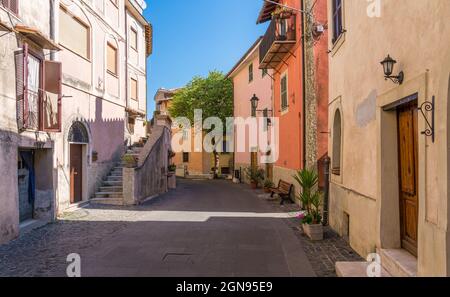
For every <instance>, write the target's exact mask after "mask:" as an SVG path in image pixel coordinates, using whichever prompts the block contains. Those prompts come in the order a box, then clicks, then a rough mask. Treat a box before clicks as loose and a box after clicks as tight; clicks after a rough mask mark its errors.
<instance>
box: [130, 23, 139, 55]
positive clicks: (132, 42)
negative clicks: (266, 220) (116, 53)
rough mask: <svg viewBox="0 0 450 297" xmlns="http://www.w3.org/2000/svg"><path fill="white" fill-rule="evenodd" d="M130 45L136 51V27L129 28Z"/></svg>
mask: <svg viewBox="0 0 450 297" xmlns="http://www.w3.org/2000/svg"><path fill="white" fill-rule="evenodd" d="M130 46H131V48H132V49H134V50H136V51H137V46H138V34H137V31H136V29H134V28H131V30H130Z"/></svg>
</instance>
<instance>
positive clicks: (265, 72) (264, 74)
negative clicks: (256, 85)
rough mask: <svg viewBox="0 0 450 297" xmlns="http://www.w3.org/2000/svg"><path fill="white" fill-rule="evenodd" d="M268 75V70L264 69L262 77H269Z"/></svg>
mask: <svg viewBox="0 0 450 297" xmlns="http://www.w3.org/2000/svg"><path fill="white" fill-rule="evenodd" d="M267 73H268V72H267V69H263V70H262V77H263V78H264V77H265V76H266V75H267Z"/></svg>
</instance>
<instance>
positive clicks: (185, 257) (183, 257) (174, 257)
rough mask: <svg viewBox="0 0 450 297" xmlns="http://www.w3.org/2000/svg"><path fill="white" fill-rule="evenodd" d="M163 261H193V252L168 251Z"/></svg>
mask: <svg viewBox="0 0 450 297" xmlns="http://www.w3.org/2000/svg"><path fill="white" fill-rule="evenodd" d="M163 262H168V263H192V262H193V261H192V254H188V253H167V254H165V255H164V257H163Z"/></svg>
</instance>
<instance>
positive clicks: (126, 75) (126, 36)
mask: <svg viewBox="0 0 450 297" xmlns="http://www.w3.org/2000/svg"><path fill="white" fill-rule="evenodd" d="M127 108H128V9H127V8H126V7H125V127H126V131H128V112H127V111H126V109H127ZM128 140H129V142H128ZM129 145H131V135H130V138H129V139H127V146H129ZM127 149H128V148H127V147H125V152H126V151H127Z"/></svg>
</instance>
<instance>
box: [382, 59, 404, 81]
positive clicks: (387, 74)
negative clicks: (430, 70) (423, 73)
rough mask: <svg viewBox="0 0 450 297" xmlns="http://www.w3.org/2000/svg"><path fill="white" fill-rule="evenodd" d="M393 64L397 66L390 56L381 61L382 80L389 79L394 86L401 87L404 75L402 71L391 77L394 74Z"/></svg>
mask: <svg viewBox="0 0 450 297" xmlns="http://www.w3.org/2000/svg"><path fill="white" fill-rule="evenodd" d="M395 64H397V61H395V60H394V59H392V58H391V56H390V55H388V56H387V57H386V58H385V59H384V60H383V61H381V65H383V71H384V78H385V80H388V79H390V80H392V81H393V82H394V83H395V84H399V85H401V84H402V83H403V80H404V78H405V75H404V73H403V71H400V73H399V74H398V75H397V76H393V75H392V73H393V72H394V67H395Z"/></svg>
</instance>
